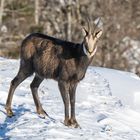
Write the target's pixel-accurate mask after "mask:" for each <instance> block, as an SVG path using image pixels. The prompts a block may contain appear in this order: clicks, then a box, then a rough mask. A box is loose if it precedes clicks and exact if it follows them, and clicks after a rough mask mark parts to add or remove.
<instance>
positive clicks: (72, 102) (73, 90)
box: [69, 83, 79, 128]
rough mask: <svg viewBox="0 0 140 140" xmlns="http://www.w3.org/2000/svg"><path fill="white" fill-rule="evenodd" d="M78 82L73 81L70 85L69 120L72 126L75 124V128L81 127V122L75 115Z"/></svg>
mask: <svg viewBox="0 0 140 140" xmlns="http://www.w3.org/2000/svg"><path fill="white" fill-rule="evenodd" d="M76 88H77V83H71V85H70V92H69V96H70V105H71V118H70V120H69V122H70V124H71V126H74V127H75V128H77V127H79V124H78V123H77V121H76V117H75V93H76Z"/></svg>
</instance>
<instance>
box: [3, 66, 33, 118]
mask: <svg viewBox="0 0 140 140" xmlns="http://www.w3.org/2000/svg"><path fill="white" fill-rule="evenodd" d="M32 73H33V72H32V69H31V68H29V66H27V67H26V65H24V66H23V65H21V67H20V69H19V72H18V74H17V76H16V77H15V78H14V79H13V80H12V81H11V85H10V89H9V93H8V98H7V101H6V106H5V109H6V112H7V116H9V117H12V116H13V115H14V114H13V112H12V109H11V104H12V99H13V95H14V91H15V89H16V88H17V86H18V85H19V84H20V83H21V82H23V81H24V80H25V79H26V78H27V77H29V76H30V75H31V74H32Z"/></svg>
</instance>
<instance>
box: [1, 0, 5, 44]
mask: <svg viewBox="0 0 140 140" xmlns="http://www.w3.org/2000/svg"><path fill="white" fill-rule="evenodd" d="M4 2H5V0H1V2H0V30H1V26H2V17H3V10H4ZM1 34H2V33H1V31H0V36H2V35H1ZM1 40H2V37H0V44H1Z"/></svg>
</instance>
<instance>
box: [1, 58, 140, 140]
mask: <svg viewBox="0 0 140 140" xmlns="http://www.w3.org/2000/svg"><path fill="white" fill-rule="evenodd" d="M18 65H19V61H17V60H9V59H3V58H0V139H4V140H7V139H10V140H19V139H20V140H26V139H27V140H29V139H30V140H140V78H138V77H137V76H136V75H134V74H132V73H128V72H122V71H117V70H111V69H105V68H97V67H89V69H88V71H87V73H86V76H85V79H84V80H83V81H81V82H80V84H79V86H78V89H77V102H76V116H77V120H78V122H79V124H80V126H81V129H80V128H78V129H75V128H68V127H66V126H64V125H63V123H62V122H63V118H64V112H63V111H64V109H63V103H62V99H61V96H60V93H59V91H58V88H57V83H56V82H55V81H53V80H44V82H43V83H42V84H41V86H40V89H39V96H40V99H41V103H42V104H43V107H44V109H45V110H46V112H47V113H48V114H49V115H50V117H51V118H47V119H42V118H40V117H39V116H38V115H37V113H36V110H35V105H34V102H33V98H32V95H31V92H30V88H29V87H30V83H31V80H32V79H33V77H30V78H28V79H27V80H25V81H24V82H23V83H22V84H21V85H20V86H19V87H18V88H17V90H16V92H15V95H14V99H13V111H14V113H15V116H14V117H13V118H8V117H6V114H5V109H4V106H5V102H6V98H7V95H8V89H9V84H10V81H11V80H12V79H13V77H14V76H15V75H16V73H17V71H18Z"/></svg>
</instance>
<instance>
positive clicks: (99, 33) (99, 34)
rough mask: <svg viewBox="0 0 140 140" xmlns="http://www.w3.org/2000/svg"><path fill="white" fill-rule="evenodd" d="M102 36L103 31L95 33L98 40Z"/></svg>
mask: <svg viewBox="0 0 140 140" xmlns="http://www.w3.org/2000/svg"><path fill="white" fill-rule="evenodd" d="M102 34H103V31H102V30H100V31H97V32H96V33H95V37H96V38H100V37H101V35H102Z"/></svg>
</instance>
